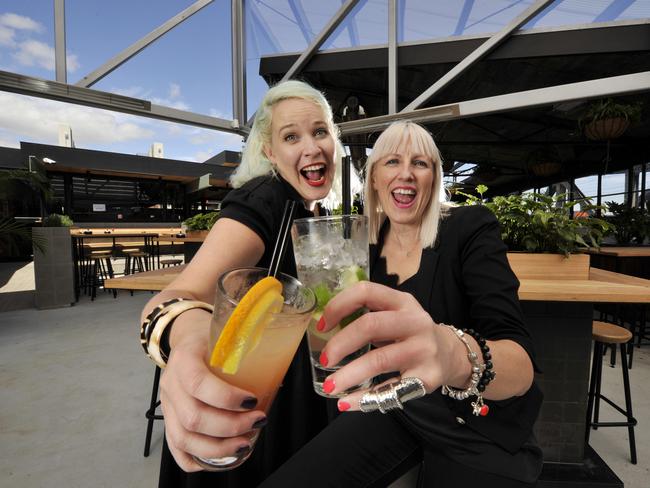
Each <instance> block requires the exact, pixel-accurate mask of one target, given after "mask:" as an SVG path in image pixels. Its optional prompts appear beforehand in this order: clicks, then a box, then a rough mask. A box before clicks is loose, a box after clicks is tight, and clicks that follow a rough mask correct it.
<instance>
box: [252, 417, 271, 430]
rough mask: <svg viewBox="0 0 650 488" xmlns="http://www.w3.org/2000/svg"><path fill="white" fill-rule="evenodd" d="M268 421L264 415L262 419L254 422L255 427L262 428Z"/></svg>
mask: <svg viewBox="0 0 650 488" xmlns="http://www.w3.org/2000/svg"><path fill="white" fill-rule="evenodd" d="M267 423H268V420H267V418H266V417H262V418H261V419H257V420H256V421H255V423H254V424H253V429H261V428H262V427H264V426H265V425H266V424H267Z"/></svg>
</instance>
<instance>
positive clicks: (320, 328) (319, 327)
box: [316, 315, 325, 332]
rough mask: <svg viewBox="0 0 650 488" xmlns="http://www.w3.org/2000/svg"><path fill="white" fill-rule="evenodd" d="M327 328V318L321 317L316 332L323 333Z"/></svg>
mask: <svg viewBox="0 0 650 488" xmlns="http://www.w3.org/2000/svg"><path fill="white" fill-rule="evenodd" d="M324 328H325V317H323V316H322V315H321V317H320V318H319V319H318V323H317V324H316V330H317V331H318V332H321V331H322V330H323V329H324Z"/></svg>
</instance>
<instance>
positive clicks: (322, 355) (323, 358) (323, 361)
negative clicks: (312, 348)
mask: <svg viewBox="0 0 650 488" xmlns="http://www.w3.org/2000/svg"><path fill="white" fill-rule="evenodd" d="M318 361H320V363H321V364H322V365H323V366H327V363H328V362H329V360H328V359H327V354H326V353H325V351H323V352H321V353H320V358H319V359H318Z"/></svg>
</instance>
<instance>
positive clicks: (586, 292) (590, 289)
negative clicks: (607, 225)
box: [104, 265, 650, 303]
mask: <svg viewBox="0 0 650 488" xmlns="http://www.w3.org/2000/svg"><path fill="white" fill-rule="evenodd" d="M183 268H184V265H183V266H175V267H173V268H164V269H157V270H155V271H148V272H145V273H136V274H134V275H130V276H123V277H120V278H113V279H109V280H106V281H105V283H104V286H105V287H106V288H116V289H126V290H150V291H158V290H162V289H163V288H164V287H165V286H167V285H168V284H169V283H171V282H172V281H173V280H174V278H175V277H176V276H178V274H179V273H180V272H181V271H182V269H183ZM520 283H521V285H520V287H519V299H520V300H526V301H553V302H597V303H603V302H613V303H650V281H649V280H644V279H641V278H634V277H632V276H627V275H622V274H619V273H613V272H611V271H605V270H602V269H596V268H591V270H589V276H588V279H586V280H580V279H578V280H571V279H546V280H540V279H525V278H523V279H520Z"/></svg>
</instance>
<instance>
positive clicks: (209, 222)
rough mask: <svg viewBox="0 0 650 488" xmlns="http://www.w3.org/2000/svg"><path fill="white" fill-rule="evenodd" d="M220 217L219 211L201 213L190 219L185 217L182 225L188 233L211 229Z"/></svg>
mask: <svg viewBox="0 0 650 488" xmlns="http://www.w3.org/2000/svg"><path fill="white" fill-rule="evenodd" d="M218 217H219V212H206V213H199V214H196V215H193V216H192V217H190V218H188V219H185V220H184V221H183V223H182V226H183V228H185V229H186V231H187V232H188V233H191V232H196V231H209V230H210V229H212V226H213V225H214V223H215V222H216V221H217V218H218Z"/></svg>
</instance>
